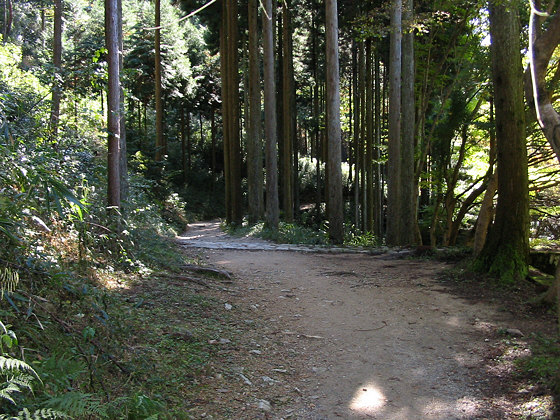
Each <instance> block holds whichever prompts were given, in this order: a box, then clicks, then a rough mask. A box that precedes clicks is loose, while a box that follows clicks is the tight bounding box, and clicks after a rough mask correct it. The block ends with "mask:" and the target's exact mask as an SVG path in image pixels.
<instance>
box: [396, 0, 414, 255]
mask: <svg viewBox="0 0 560 420" xmlns="http://www.w3.org/2000/svg"><path fill="white" fill-rule="evenodd" d="M413 7H414V4H413V0H404V5H403V20H404V27H405V33H404V34H403V41H402V143H401V181H400V184H401V197H402V198H401V203H402V204H401V218H400V229H399V241H398V243H399V245H413V244H416V235H415V233H416V193H415V191H414V186H415V180H414V144H415V142H414V129H415V103H416V101H415V97H414V32H413V23H414V22H413V20H414V15H413Z"/></svg>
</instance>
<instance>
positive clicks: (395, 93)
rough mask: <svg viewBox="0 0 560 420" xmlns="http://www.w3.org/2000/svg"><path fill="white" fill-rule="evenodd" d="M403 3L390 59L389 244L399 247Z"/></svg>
mask: <svg viewBox="0 0 560 420" xmlns="http://www.w3.org/2000/svg"><path fill="white" fill-rule="evenodd" d="M401 51H402V0H393V1H392V5H391V36H390V58H389V139H388V155H389V160H388V174H387V238H386V240H387V244H389V245H398V244H399V232H400V215H401V201H402V200H401V188H400V182H401V67H402V56H401Z"/></svg>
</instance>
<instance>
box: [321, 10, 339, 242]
mask: <svg viewBox="0 0 560 420" xmlns="http://www.w3.org/2000/svg"><path fill="white" fill-rule="evenodd" d="M325 12H326V13H325V26H326V28H325V29H326V48H327V51H326V53H327V54H326V55H327V67H326V72H327V75H326V76H327V85H326V111H327V135H328V140H327V144H328V146H327V149H328V152H327V153H328V159H327V173H328V180H329V182H328V185H329V186H328V200H327V216H328V220H329V237H330V238H331V240H332V241H333V242H334V243H337V244H341V243H342V242H343V241H344V214H343V203H342V170H341V136H342V133H341V128H340V75H339V63H338V12H337V2H336V0H326V1H325Z"/></svg>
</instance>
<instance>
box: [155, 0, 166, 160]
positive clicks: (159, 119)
mask: <svg viewBox="0 0 560 420" xmlns="http://www.w3.org/2000/svg"><path fill="white" fill-rule="evenodd" d="M155 31H156V32H155V47H154V57H155V63H154V64H155V66H154V67H155V70H154V78H155V81H154V82H155V101H156V157H155V159H156V162H161V161H162V160H163V156H164V154H165V151H164V144H163V143H164V140H163V99H162V92H161V90H162V89H161V0H155Z"/></svg>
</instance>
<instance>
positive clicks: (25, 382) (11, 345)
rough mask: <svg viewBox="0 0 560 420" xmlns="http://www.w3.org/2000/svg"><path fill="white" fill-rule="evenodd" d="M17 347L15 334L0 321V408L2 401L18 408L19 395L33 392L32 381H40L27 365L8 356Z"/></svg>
mask: <svg viewBox="0 0 560 420" xmlns="http://www.w3.org/2000/svg"><path fill="white" fill-rule="evenodd" d="M17 345H18V340H17V337H16V335H15V333H14V332H13V331H12V330H11V329H10V326H9V325H8V326H6V325H4V324H3V323H2V322H1V321H0V351H1V353H2V354H1V355H0V378H1V379H0V381H1V383H0V407H2V406H3V404H2V401H4V402H8V403H9V404H10V405H12V406H18V405H19V399H20V394H22V393H23V392H24V391H33V388H32V385H31V384H32V382H33V380H35V379H36V380H39V381H40V379H39V376H38V375H37V372H35V370H34V369H33V368H32V367H31V366H30V365H29V364H27V363H26V362H24V361H23V360H20V359H16V358H14V357H12V356H11V355H10V354H9V352H10V351H13V350H15V348H16V347H17Z"/></svg>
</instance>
